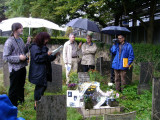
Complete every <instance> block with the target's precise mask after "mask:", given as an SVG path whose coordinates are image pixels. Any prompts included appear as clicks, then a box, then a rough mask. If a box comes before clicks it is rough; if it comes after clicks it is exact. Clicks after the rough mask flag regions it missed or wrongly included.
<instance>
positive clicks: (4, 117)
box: [0, 94, 25, 120]
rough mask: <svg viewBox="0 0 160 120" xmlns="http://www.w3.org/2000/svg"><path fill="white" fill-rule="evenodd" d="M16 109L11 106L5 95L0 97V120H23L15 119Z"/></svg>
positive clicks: (21, 119) (20, 119)
mask: <svg viewBox="0 0 160 120" xmlns="http://www.w3.org/2000/svg"><path fill="white" fill-rule="evenodd" d="M17 113H18V110H17V107H16V106H13V105H12V103H11V101H10V99H9V98H8V96H7V95H5V94H3V95H0V120H25V119H23V118H21V117H20V118H17Z"/></svg>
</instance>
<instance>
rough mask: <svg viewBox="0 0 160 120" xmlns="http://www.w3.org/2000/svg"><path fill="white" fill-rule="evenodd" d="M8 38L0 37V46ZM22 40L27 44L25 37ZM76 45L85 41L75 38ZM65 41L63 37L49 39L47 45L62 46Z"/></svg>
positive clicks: (66, 39)
mask: <svg viewBox="0 0 160 120" xmlns="http://www.w3.org/2000/svg"><path fill="white" fill-rule="evenodd" d="M7 38H8V37H0V44H4V43H5V41H6V40H7ZM22 39H23V40H24V42H25V43H26V42H27V37H22ZM75 40H76V41H77V42H78V43H79V42H81V41H82V42H85V41H86V39H84V38H76V39H75ZM66 41H68V38H64V37H57V38H54V37H51V40H50V41H49V44H64V43H65V42H66Z"/></svg>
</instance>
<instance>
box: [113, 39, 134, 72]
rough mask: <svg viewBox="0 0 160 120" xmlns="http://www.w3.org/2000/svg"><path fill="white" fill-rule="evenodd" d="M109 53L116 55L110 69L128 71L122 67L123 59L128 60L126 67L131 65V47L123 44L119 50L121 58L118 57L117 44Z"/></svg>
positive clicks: (132, 53)
mask: <svg viewBox="0 0 160 120" xmlns="http://www.w3.org/2000/svg"><path fill="white" fill-rule="evenodd" d="M111 52H112V53H113V54H116V55H115V57H114V59H113V62H112V68H113V69H116V70H128V68H125V67H123V58H128V65H131V63H132V62H133V60H134V52H133V48H132V45H131V44H130V43H128V42H125V43H124V44H123V47H122V50H121V56H119V43H117V44H116V45H113V46H112V48H111Z"/></svg>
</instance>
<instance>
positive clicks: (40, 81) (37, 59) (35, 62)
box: [29, 43, 56, 86]
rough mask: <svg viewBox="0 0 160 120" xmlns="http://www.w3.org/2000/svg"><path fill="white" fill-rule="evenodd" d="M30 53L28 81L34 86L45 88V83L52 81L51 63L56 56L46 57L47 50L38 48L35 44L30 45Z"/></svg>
mask: <svg viewBox="0 0 160 120" xmlns="http://www.w3.org/2000/svg"><path fill="white" fill-rule="evenodd" d="M30 52H31V61H30V68H29V81H30V82H31V83H33V84H36V85H43V86H47V81H52V68H51V61H53V60H54V59H55V58H56V56H52V55H51V56H48V48H47V47H46V46H42V47H39V46H37V45H36V44H35V43H33V44H32V45H31V48H30Z"/></svg>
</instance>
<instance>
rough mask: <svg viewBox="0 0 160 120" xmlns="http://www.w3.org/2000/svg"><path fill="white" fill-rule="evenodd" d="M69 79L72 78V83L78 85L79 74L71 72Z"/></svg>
mask: <svg viewBox="0 0 160 120" xmlns="http://www.w3.org/2000/svg"><path fill="white" fill-rule="evenodd" d="M69 78H70V83H76V84H77V83H78V74H77V72H71V73H70V74H69Z"/></svg>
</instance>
